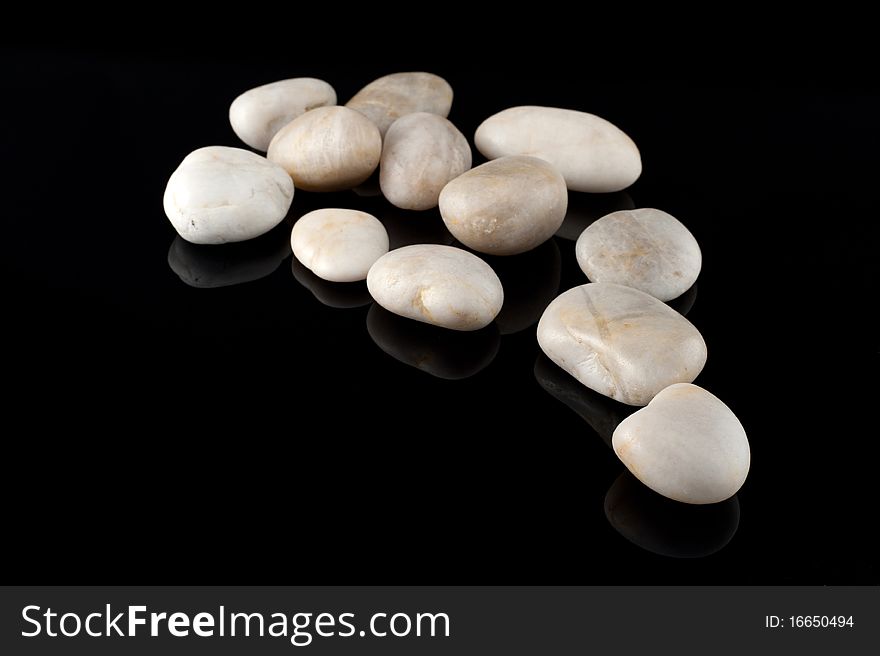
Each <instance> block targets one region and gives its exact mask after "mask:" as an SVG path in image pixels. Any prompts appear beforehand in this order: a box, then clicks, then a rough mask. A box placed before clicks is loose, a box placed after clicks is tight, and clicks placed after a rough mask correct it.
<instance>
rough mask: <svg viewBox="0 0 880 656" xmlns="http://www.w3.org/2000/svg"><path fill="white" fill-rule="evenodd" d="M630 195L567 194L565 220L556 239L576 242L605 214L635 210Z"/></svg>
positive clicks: (621, 193) (618, 193)
mask: <svg viewBox="0 0 880 656" xmlns="http://www.w3.org/2000/svg"><path fill="white" fill-rule="evenodd" d="M635 207H636V206H635V203H633V200H632V198H630V195H629V194H628V193H626V192H625V191H618V192H617V193H613V194H581V193H572V192H569V194H568V211H567V212H566V214H565V220H563V222H562V225H561V226H560V227H559V230H557V231H556V236H557V237H562V238H563V239H570V240H571V241H575V240H577V238H578V237H580V236H581V233H582V232H583V231H584V230H585V229H586V227H587V226H588V225H590V224H591V223H592V222H593V221H595V220H596V219H601V218H602V217H603V216H605V215H606V214H611V212H617V211H619V210H633V209H635Z"/></svg>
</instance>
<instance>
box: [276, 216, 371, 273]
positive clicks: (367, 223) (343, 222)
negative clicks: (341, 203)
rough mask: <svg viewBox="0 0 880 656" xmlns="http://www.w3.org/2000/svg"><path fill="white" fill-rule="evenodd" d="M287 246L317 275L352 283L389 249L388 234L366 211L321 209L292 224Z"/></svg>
mask: <svg viewBox="0 0 880 656" xmlns="http://www.w3.org/2000/svg"><path fill="white" fill-rule="evenodd" d="M290 246H291V248H293V254H294V255H295V256H296V259H297V260H299V261H300V262H301V263H302V264H303V266H305V267H306V268H307V269H309V270H310V271H311V272H312V273H314V274H315V275H316V276H318V277H319V278H323V279H324V280H329V281H331V282H355V281H357V280H364V279H365V278H366V277H367V272H368V271H369V270H370V267H371V266H373V263H374V262H375V261H376V260H378V259H379V258H380V257H382V256H383V255H385V253H387V252H388V233H387V232H385V226H383V225H382V222H381V221H379V219H377V218H376V217H374V216H373V215H371V214H367V213H366V212H359V211H357V210H343V209H322V210H315V211H314V212H309V213H308V214H306V215H304V216H302V217H301V218H300V219H299V220H298V221H297V222H296V223H295V224H294V226H293V231H292V232H291V234H290Z"/></svg>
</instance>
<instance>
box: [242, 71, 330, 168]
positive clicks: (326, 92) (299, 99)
mask: <svg viewBox="0 0 880 656" xmlns="http://www.w3.org/2000/svg"><path fill="white" fill-rule="evenodd" d="M335 104H336V91H334V90H333V87H331V86H330V85H329V84H327V83H326V82H324V80H317V79H315V78H313V77H295V78H292V79H290V80H279V81H278V82H271V83H270V84H264V85H263V86H260V87H255V88H253V89H249V90H248V91H245V92H244V93H243V94H241V95H240V96H239V97H238V98H236V99H235V100H233V101H232V105H230V106H229V123H230V124H231V125H232V130H233V131H234V132H235V134H236V135H238V138H239V139H241V140H242V141H244V142H245V143H246V144H247V145H248V146H250V147H251V148H255V149H256V150H261V151H263V152H266V150H267V149H268V148H269V142H271V141H272V137H274V136H275V134H276V133H277V132H278V130H280V129H281V128H283V127H284V126H285V125H287V124H288V123H290V122H291V121H292V120H293V119H295V118H297V117H298V116H302V115H303V114H305V113H306V112H307V111H309V110H310V109H315V108H316V107H324V106H326V105H335Z"/></svg>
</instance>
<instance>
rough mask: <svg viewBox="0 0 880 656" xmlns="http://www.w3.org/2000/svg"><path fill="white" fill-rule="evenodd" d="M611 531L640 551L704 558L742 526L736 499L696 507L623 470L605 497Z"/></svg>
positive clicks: (717, 548) (734, 497) (722, 545)
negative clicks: (648, 485)
mask: <svg viewBox="0 0 880 656" xmlns="http://www.w3.org/2000/svg"><path fill="white" fill-rule="evenodd" d="M605 516H606V517H607V518H608V521H609V522H610V523H611V526H613V527H614V529H615V530H616V531H617V532H618V533H620V534H621V535H622V536H623V537H625V538H626V539H627V540H629V541H630V542H632V543H633V544H636V545H638V546H639V547H641V548H642V549H645V550H647V551H651V552H653V553H656V554H660V555H661V556H669V557H672V558H702V557H704V556H708V555H710V554H713V553H715V552H717V551H720V550H721V549H723V548H724V547H725V546H726V545H727V543H728V542H730V540H731V538H733V535H734V533H736V529H737V527H738V526H739V501H738V500H737V498H736V496H733V497H731V498H730V499H728V500H727V501H723V502H721V503H716V504H710V505H706V506H693V505H689V504H686V503H678V502H676V501H672V500H671V499H666V498H665V497H662V496H660V495H659V494H656V493H655V492H653V491H651V490H650V489H648V488H647V487H645V486H644V485H642V484H641V483H640V482H639V481H638V479H636V477H635V476H633V475H632V474H630V473H629V472H628V471H624V472H623V473H622V474H621V475H620V476H619V477H618V478H617V480H616V481H615V482H614V484H613V485H612V486H611V488H610V489H609V490H608V493H607V494H606V495H605Z"/></svg>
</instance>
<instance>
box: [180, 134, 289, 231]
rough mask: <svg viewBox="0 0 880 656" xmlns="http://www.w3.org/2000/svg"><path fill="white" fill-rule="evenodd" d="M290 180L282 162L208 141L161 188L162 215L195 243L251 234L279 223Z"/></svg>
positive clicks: (286, 203) (186, 159)
mask: <svg viewBox="0 0 880 656" xmlns="http://www.w3.org/2000/svg"><path fill="white" fill-rule="evenodd" d="M292 200H293V183H292V182H291V181H290V176H288V175H287V173H285V172H284V169H282V168H281V167H280V166H278V165H276V164H273V163H272V162H270V161H268V160H267V159H266V158H265V157H261V156H260V155H257V154H256V153H252V152H250V151H248V150H242V149H241V148H227V147H226V146H208V147H206V148H199V149H198V150H195V151H193V152H191V153H190V154H189V155H187V156H186V157H185V158H184V160H183V161H182V162H181V163H180V166H178V167H177V170H176V171H174V173H172V174H171V177H170V178H169V180H168V186H167V187H166V188H165V196H164V198H163V205H164V207H165V214H166V215H167V216H168V219H169V220H170V221H171V225H173V226H174V229H175V230H177V233H178V234H179V235H180V236H181V237H183V238H184V239H186V240H187V241H189V242H192V243H194V244H224V243H227V242H233V241H244V240H246V239H253V238H254V237H258V236H259V235H262V234H264V233H266V232H269V230H271V229H272V228H274V227H275V226H276V225H278V224H279V223H281V221H282V220H283V219H284V217H285V216H286V215H287V210H288V209H290V202H291V201H292Z"/></svg>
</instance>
